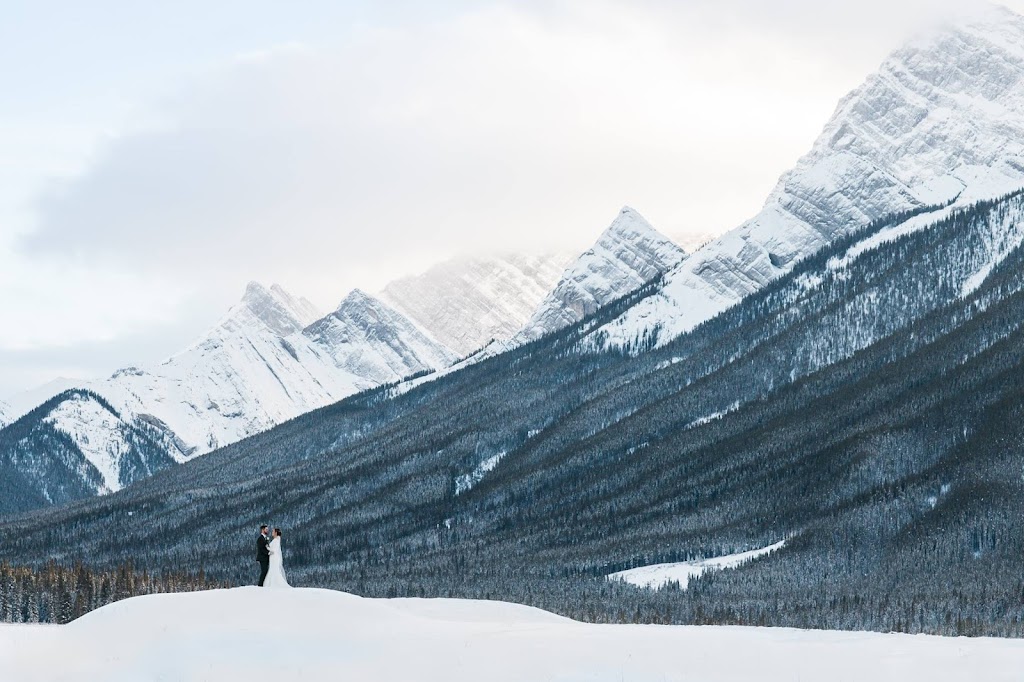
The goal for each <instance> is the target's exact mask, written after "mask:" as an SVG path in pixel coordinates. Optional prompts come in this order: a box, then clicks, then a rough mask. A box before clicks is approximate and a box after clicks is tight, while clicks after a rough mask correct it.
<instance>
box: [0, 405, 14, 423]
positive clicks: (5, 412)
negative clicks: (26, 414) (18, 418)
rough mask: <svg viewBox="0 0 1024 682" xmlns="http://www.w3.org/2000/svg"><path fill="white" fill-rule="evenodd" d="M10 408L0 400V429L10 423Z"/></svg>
mask: <svg viewBox="0 0 1024 682" xmlns="http://www.w3.org/2000/svg"><path fill="white" fill-rule="evenodd" d="M11 414H12V410H11V406H10V405H8V404H7V403H5V402H3V401H2V400H0V428H2V427H4V426H7V425H8V424H10V423H11Z"/></svg>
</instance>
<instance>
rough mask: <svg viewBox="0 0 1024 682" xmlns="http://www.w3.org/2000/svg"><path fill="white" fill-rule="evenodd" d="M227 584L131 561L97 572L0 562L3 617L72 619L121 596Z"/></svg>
mask: <svg viewBox="0 0 1024 682" xmlns="http://www.w3.org/2000/svg"><path fill="white" fill-rule="evenodd" d="M218 587H228V585H227V584H226V583H224V582H217V581H212V580H208V579H207V578H206V576H205V575H204V574H203V571H202V569H200V571H199V573H198V574H197V575H189V574H186V573H148V572H146V571H137V570H135V567H134V566H133V565H132V564H131V562H129V563H126V564H123V565H121V566H119V567H118V568H116V569H113V570H105V571H97V570H94V569H91V568H89V567H87V566H85V565H83V564H82V563H76V564H75V565H74V566H71V567H68V566H61V565H58V564H57V563H56V562H53V561H51V562H49V563H47V564H46V565H45V566H42V567H41V568H36V569H33V568H30V567H27V566H12V565H11V564H10V563H8V562H6V561H4V562H0V622H4V623H57V624H61V625H63V624H64V623H70V622H71V621H73V620H74V619H76V618H78V617H79V616H82V615H85V614H86V613H88V612H89V611H92V610H94V609H98V608H100V607H101V606H105V605H107V604H110V603H112V602H115V601H120V600H121V599H128V598H129V597H137V596H139V595H143V594H156V593H160V592H195V591H197V590H209V589H214V588H218Z"/></svg>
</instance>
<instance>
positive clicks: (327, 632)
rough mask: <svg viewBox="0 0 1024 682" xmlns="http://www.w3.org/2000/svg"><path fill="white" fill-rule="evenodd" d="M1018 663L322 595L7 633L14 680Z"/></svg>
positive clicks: (961, 675)
mask: <svg viewBox="0 0 1024 682" xmlns="http://www.w3.org/2000/svg"><path fill="white" fill-rule="evenodd" d="M737 654H741V655H737ZM1022 664H1024V642H1021V641H1015V640H995V639H946V638H940V637H925V636H906V635H880V634H869V633H843V632H816V631H799V630H788V629H768V628H738V627H717V628H716V627H681V626H651V625H646V626H645V625H586V624H582V623H577V622H575V621H571V620H568V619H565V618H561V617H558V616H555V615H552V614H550V613H546V612H544V611H540V610H538V609H533V608H529V607H525V606H517V605H514V604H506V603H500V602H486V601H468V600H453V599H393V600H384V599H363V598H360V597H356V596H353V595H349V594H345V593H342V592H333V591H329V590H312V589H294V590H261V589H259V588H254V587H242V588H235V589H232V590H215V591H210V592H199V593H192V594H163V595H151V596H146V597H137V598H134V599H129V600H126V601H123V602H118V603H116V604H112V605H110V606H107V607H104V608H102V609H99V610H98V611H94V612H93V613H90V614H88V615H86V616H84V617H83V618H80V619H79V620H77V621H75V622H73V623H71V624H70V625H67V626H63V627H39V626H34V627H33V626H16V625H8V626H0V671H2V678H3V679H4V680H5V682H30V681H33V680H75V681H76V682H77V681H79V680H105V681H108V682H119V681H123V682H127V681H129V680H131V681H133V682H134V681H136V680H176V681H177V680H216V681H218V682H229V681H231V680H252V679H263V680H274V681H275V682H286V681H289V680H307V681H312V680H360V681H363V682H366V681H372V680H403V681H405V680H445V681H457V680H474V681H476V680H488V681H492V682H500V681H502V680H530V681H532V680H634V681H635V680H702V681H707V682H714V681H726V680H728V681H734V682H738V681H740V680H744V681H746V680H752V679H756V680H762V681H766V682H772V681H775V680H779V681H781V680H796V679H804V680H834V681H836V682H842V681H843V680H847V681H852V680H922V679H927V680H929V682H941V681H943V680H964V679H984V680H990V681H999V680H1016V679H1019V671H1020V669H1021V665H1022Z"/></svg>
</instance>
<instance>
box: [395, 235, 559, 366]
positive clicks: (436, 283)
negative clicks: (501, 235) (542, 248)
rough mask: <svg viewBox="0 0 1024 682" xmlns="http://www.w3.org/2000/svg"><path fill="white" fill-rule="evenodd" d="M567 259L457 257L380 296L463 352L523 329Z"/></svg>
mask: <svg viewBox="0 0 1024 682" xmlns="http://www.w3.org/2000/svg"><path fill="white" fill-rule="evenodd" d="M569 260H570V259H569V257H567V256H564V255H560V254H553V255H541V256H527V255H521V254H512V255H506V256H495V257H479V258H457V259H453V260H449V261H446V262H444V263H441V264H439V265H435V266H434V267H432V268H430V269H429V270H427V271H426V272H424V273H422V274H420V275H416V276H412V277H403V278H401V279H398V280H395V281H393V282H391V283H390V284H388V285H387V286H386V287H384V290H383V291H381V293H380V298H381V300H383V301H384V302H385V303H387V304H388V305H390V306H392V307H393V308H394V309H395V310H397V311H399V312H401V313H402V314H404V315H405V316H406V317H408V318H409V319H411V320H413V321H414V322H416V323H417V324H418V325H419V326H420V327H422V328H423V329H424V330H426V331H427V332H428V333H429V334H430V335H431V336H433V337H434V338H435V339H437V340H438V341H440V342H441V343H443V344H444V345H445V346H447V347H448V348H450V349H452V350H453V351H455V353H457V354H458V355H460V356H465V355H469V354H470V353H472V352H474V351H476V350H478V349H479V348H481V347H483V346H484V345H486V344H487V343H488V342H490V341H491V340H498V341H504V340H507V339H509V338H511V337H512V335H513V334H515V333H516V332H517V331H519V329H520V328H521V327H522V326H523V324H525V323H526V321H527V320H528V319H529V318H530V315H531V314H532V313H533V312H534V310H535V309H536V308H537V306H538V305H539V304H540V302H541V301H542V300H543V299H544V297H545V296H546V295H547V294H548V293H549V292H550V291H551V289H552V288H553V287H554V286H555V283H556V282H557V281H558V278H559V275H561V274H562V270H563V269H564V268H565V266H566V264H567V263H568V262H569Z"/></svg>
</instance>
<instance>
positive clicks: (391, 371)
mask: <svg viewBox="0 0 1024 682" xmlns="http://www.w3.org/2000/svg"><path fill="white" fill-rule="evenodd" d="M312 315H313V310H312V309H311V308H310V307H309V306H308V305H303V304H302V302H301V299H296V298H294V297H292V296H290V295H288V294H287V293H286V292H284V291H283V290H282V289H280V288H279V287H274V288H271V289H266V288H265V287H262V286H260V285H258V284H255V283H254V284H250V285H249V287H248V288H247V289H246V293H245V296H244V297H243V299H242V301H241V302H240V303H239V304H238V305H236V306H235V307H233V308H232V309H231V310H230V311H229V312H228V314H227V315H226V316H225V317H224V319H223V320H222V321H221V322H220V323H219V324H218V325H217V326H216V327H214V328H213V329H212V330H211V331H210V332H208V333H207V334H206V335H205V336H204V337H203V338H202V339H200V341H199V342H197V343H196V344H194V345H192V346H191V347H190V348H188V349H187V350H185V351H183V352H181V353H179V354H177V355H175V356H173V357H171V358H170V359H168V360H166V361H165V362H163V363H162V364H160V365H158V366H156V367H153V368H146V369H138V368H129V369H125V370H121V371H119V372H118V373H116V374H115V375H114V376H113V377H111V378H110V379H108V380H107V381H105V382H102V383H99V384H96V385H94V386H92V388H93V389H94V390H96V391H97V392H98V393H100V394H101V395H103V396H105V397H107V398H108V399H109V400H110V401H111V402H112V403H113V404H114V405H115V406H117V407H119V408H121V409H124V410H127V411H129V412H131V413H133V414H149V415H153V416H154V417H156V418H158V419H159V420H161V421H162V422H164V423H166V424H167V425H168V426H169V427H170V429H171V430H172V431H173V432H174V433H175V434H177V435H178V436H179V437H180V438H181V439H182V440H183V441H184V443H185V444H186V445H187V448H188V449H189V451H190V454H192V455H195V454H202V453H204V452H208V451H209V450H212V449H214V448H216V447H220V446H223V445H226V444H228V443H232V442H234V441H236V440H239V439H241V438H244V437H245V436H248V435H251V434H253V433H256V432H258V431H262V430H264V429H267V428H269V427H271V426H273V425H275V424H278V423H280V422H282V421H284V420H287V419H290V418H292V417H294V416H296V415H299V414H302V413H303V412H308V411H309V410H312V409H315V408H317V407H321V406H323V405H326V404H328V403H331V402H335V401H337V400H340V399H341V398H343V397H345V396H347V395H351V394H352V393H356V392H358V391H361V390H364V389H367V388H372V387H374V386H377V385H379V384H381V383H384V382H388V381H396V380H398V379H401V378H403V377H405V376H408V375H409V374H413V373H415V372H422V371H424V370H429V369H437V368H439V367H443V366H445V365H447V364H448V363H450V362H451V360H452V359H453V355H452V354H451V353H450V352H449V351H448V350H447V349H445V348H444V347H443V346H442V345H441V344H438V343H437V342H436V341H433V340H432V339H430V338H428V337H427V336H426V335H425V334H423V333H422V332H421V331H419V330H418V329H416V327H415V326H414V325H413V324H412V323H411V322H409V321H408V320H407V319H405V318H404V317H402V316H401V315H399V314H398V313H396V312H394V311H392V310H390V309H388V308H387V307H386V306H384V305H383V304H381V303H380V302H379V301H376V300H374V299H373V298H371V297H369V296H367V295H366V294H363V293H362V292H358V291H356V292H353V293H352V294H350V295H349V296H348V297H347V298H346V299H345V300H344V301H343V302H342V304H341V305H340V306H339V308H338V310H336V311H335V312H333V313H331V314H329V315H327V316H325V317H323V318H320V319H319V320H316V321H314V322H312V324H309V322H310V319H309V318H310V317H311V316H312Z"/></svg>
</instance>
